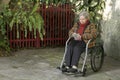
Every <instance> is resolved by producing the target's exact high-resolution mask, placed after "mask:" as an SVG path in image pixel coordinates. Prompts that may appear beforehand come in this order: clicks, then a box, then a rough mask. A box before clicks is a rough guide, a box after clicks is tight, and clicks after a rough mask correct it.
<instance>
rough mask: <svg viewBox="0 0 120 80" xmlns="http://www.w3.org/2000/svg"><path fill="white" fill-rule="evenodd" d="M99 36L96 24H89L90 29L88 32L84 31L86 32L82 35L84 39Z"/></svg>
mask: <svg viewBox="0 0 120 80" xmlns="http://www.w3.org/2000/svg"><path fill="white" fill-rule="evenodd" d="M96 37H97V29H96V26H95V25H94V24H90V25H89V31H88V32H84V34H83V35H82V39H86V40H89V39H95V38H96Z"/></svg>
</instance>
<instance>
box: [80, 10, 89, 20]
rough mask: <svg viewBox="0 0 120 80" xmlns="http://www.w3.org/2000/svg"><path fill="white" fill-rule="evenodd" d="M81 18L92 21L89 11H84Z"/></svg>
mask: <svg viewBox="0 0 120 80" xmlns="http://www.w3.org/2000/svg"><path fill="white" fill-rule="evenodd" d="M80 16H84V17H85V18H86V19H90V16H89V13H88V12H87V11H82V12H80V14H79V18H80Z"/></svg>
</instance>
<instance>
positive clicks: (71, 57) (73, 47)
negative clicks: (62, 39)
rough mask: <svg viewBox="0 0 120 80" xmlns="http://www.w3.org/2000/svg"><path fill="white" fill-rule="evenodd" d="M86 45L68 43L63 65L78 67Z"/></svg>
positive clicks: (74, 41)
mask: <svg viewBox="0 0 120 80" xmlns="http://www.w3.org/2000/svg"><path fill="white" fill-rule="evenodd" d="M85 46H86V43H85V42H84V41H77V40H74V39H73V40H71V41H70V42H69V43H68V46H67V51H66V55H65V63H66V65H67V66H72V65H75V66H78V62H79V59H80V55H81V54H82V53H83V51H84V50H85Z"/></svg>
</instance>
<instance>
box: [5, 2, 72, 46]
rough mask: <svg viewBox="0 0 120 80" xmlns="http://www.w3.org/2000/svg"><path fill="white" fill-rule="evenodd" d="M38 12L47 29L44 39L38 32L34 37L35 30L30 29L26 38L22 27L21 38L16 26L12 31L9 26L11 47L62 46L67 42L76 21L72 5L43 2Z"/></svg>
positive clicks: (8, 32)
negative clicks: (46, 3) (55, 4)
mask: <svg viewBox="0 0 120 80" xmlns="http://www.w3.org/2000/svg"><path fill="white" fill-rule="evenodd" d="M38 12H39V13H40V15H42V17H43V19H44V28H45V31H46V35H45V36H44V40H43V41H41V40H40V38H39V36H38V34H39V33H38V32H37V37H36V38H34V36H33V33H34V31H32V32H29V31H28V33H27V37H26V38H25V36H24V33H25V32H24V31H22V30H21V29H19V33H20V34H19V35H20V38H19V39H17V35H16V27H14V28H13V29H12V31H10V29H9V27H7V36H8V38H9V42H10V47H11V48H30V47H36V48H39V47H46V46H62V45H64V44H65V41H66V39H67V38H68V31H69V29H70V28H71V27H72V25H73V22H74V12H73V11H72V8H71V5H69V4H65V5H60V6H57V7H56V6H53V5H49V6H46V5H45V4H42V5H41V6H40V9H39V10H38Z"/></svg>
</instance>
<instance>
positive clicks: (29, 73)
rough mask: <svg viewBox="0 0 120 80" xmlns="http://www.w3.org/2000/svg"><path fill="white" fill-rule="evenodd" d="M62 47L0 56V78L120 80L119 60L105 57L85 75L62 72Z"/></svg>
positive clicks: (4, 79)
mask: <svg viewBox="0 0 120 80" xmlns="http://www.w3.org/2000/svg"><path fill="white" fill-rule="evenodd" d="M63 53H64V48H47V49H33V50H32V49H31V50H30V49H29V50H20V51H17V52H15V53H14V54H15V56H11V57H1V58H0V80H120V62H118V61H116V60H113V59H112V58H110V57H105V62H104V65H103V68H102V69H101V71H99V72H96V73H95V72H93V71H91V69H90V68H89V69H88V71H87V75H86V76H85V77H74V76H67V75H64V74H62V73H61V72H60V71H59V70H57V69H56V67H57V66H58V65H59V64H60V62H61V59H62V56H63Z"/></svg>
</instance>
